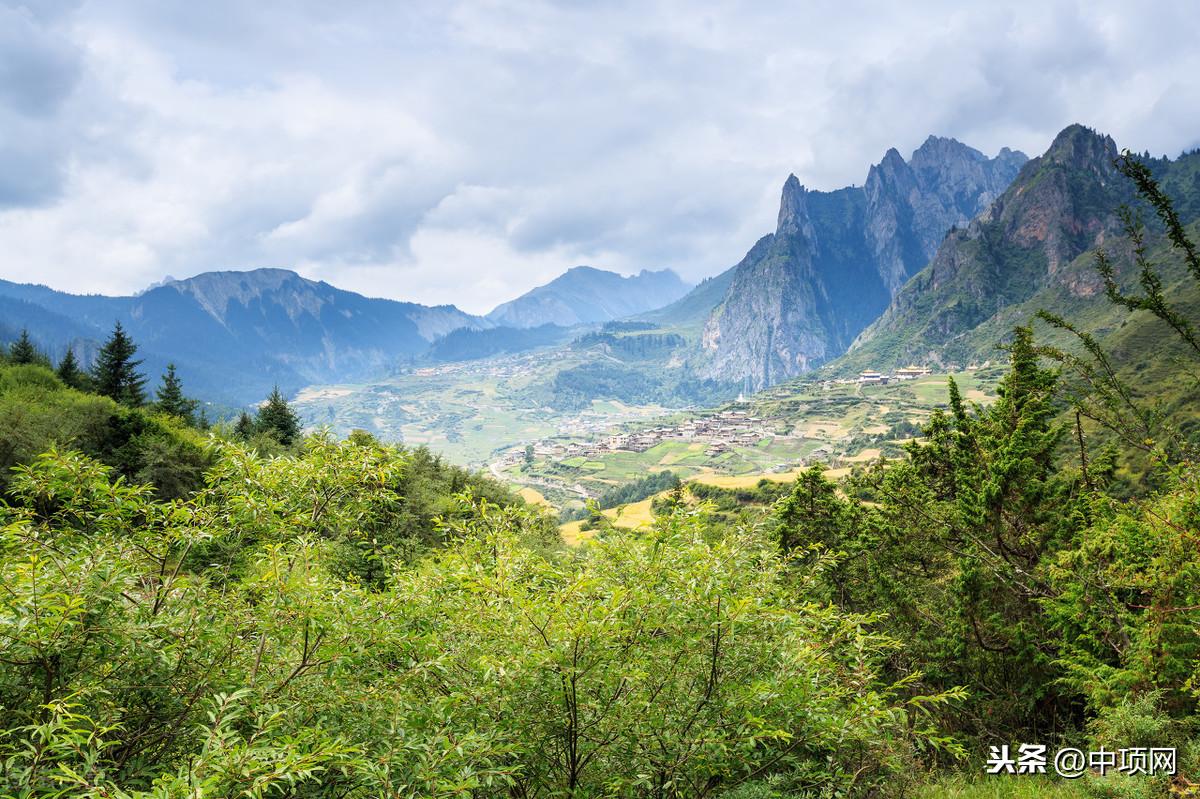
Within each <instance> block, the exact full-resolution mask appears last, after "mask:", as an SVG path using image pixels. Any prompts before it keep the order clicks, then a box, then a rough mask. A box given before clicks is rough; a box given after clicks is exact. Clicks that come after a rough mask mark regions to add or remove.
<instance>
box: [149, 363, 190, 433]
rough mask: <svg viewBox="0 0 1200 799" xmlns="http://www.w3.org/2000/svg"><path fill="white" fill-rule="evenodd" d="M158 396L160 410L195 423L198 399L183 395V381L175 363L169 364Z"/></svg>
mask: <svg viewBox="0 0 1200 799" xmlns="http://www.w3.org/2000/svg"><path fill="white" fill-rule="evenodd" d="M157 398H158V402H157V405H158V409H159V410H160V411H162V412H163V413H169V414H171V415H172V416H178V417H179V418H181V419H183V420H184V421H185V422H187V423H188V424H192V423H193V421H194V418H195V412H196V401H195V400H194V399H188V398H187V397H185V396H184V395H183V383H182V382H181V381H180V380H179V375H177V374H176V373H175V364H173V363H169V364H167V371H166V372H164V373H163V376H162V385H160V386H159V387H158V391H157Z"/></svg>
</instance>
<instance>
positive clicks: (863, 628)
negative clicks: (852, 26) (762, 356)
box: [0, 162, 1200, 799]
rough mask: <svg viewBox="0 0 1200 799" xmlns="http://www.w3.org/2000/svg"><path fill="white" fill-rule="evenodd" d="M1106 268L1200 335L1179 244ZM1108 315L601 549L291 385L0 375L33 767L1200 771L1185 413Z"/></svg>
mask: <svg viewBox="0 0 1200 799" xmlns="http://www.w3.org/2000/svg"><path fill="white" fill-rule="evenodd" d="M1125 170H1126V173H1127V174H1128V175H1130V176H1131V177H1132V178H1133V179H1134V180H1135V182H1137V181H1138V179H1139V176H1140V175H1141V173H1139V172H1138V170H1137V168H1136V164H1135V163H1132V162H1127V163H1126V164H1125ZM1138 185H1139V188H1141V189H1143V194H1145V195H1146V196H1147V197H1148V198H1149V199H1150V200H1151V202H1152V207H1153V208H1154V209H1155V210H1157V211H1158V212H1159V213H1160V215H1161V216H1162V229H1163V230H1164V231H1165V233H1163V235H1165V236H1167V237H1168V238H1169V239H1170V241H1171V243H1172V244H1173V245H1174V250H1175V251H1176V252H1177V256H1178V257H1179V258H1180V259H1181V260H1182V262H1183V264H1184V267H1185V268H1186V270H1187V271H1188V273H1189V274H1191V275H1193V276H1194V278H1195V280H1197V281H1200V259H1198V258H1197V255H1196V249H1195V247H1194V246H1191V242H1190V240H1188V239H1187V237H1186V236H1185V235H1184V234H1183V232H1182V228H1179V227H1178V225H1173V221H1172V218H1171V217H1170V214H1169V210H1170V207H1169V203H1167V202H1166V200H1165V198H1162V197H1161V196H1156V195H1154V193H1153V192H1152V191H1151V189H1152V188H1153V186H1152V184H1150V185H1146V186H1143V185H1141V184H1140V183H1139V184H1138ZM1130 232H1131V234H1132V235H1134V236H1135V240H1136V236H1137V235H1139V234H1138V232H1137V230H1136V229H1135V228H1132V227H1131V230H1130ZM1136 252H1137V249H1136V248H1135V253H1136ZM1105 263H1106V262H1102V263H1101V267H1102V269H1107V270H1108V271H1106V272H1104V274H1105V277H1106V278H1108V279H1109V283H1108V288H1109V294H1110V296H1111V298H1112V299H1113V300H1114V301H1121V302H1122V304H1123V305H1124V306H1125V307H1127V308H1129V309H1130V310H1131V312H1132V313H1139V314H1142V315H1144V316H1145V315H1148V316H1150V317H1154V318H1157V319H1158V320H1159V321H1160V322H1161V323H1162V325H1164V332H1166V331H1174V334H1176V335H1178V336H1179V337H1181V338H1182V339H1183V340H1184V341H1185V342H1186V343H1187V344H1189V345H1191V344H1193V343H1194V341H1195V336H1194V335H1193V334H1192V326H1191V322H1190V321H1189V319H1188V318H1187V317H1186V316H1185V315H1181V314H1179V313H1178V312H1177V310H1176V309H1175V307H1174V306H1173V305H1172V304H1171V302H1170V301H1169V300H1168V299H1167V296H1169V295H1167V294H1166V293H1165V292H1164V291H1163V289H1162V287H1161V285H1160V284H1158V283H1156V281H1155V278H1154V274H1153V273H1154V268H1155V267H1154V265H1153V264H1150V263H1149V262H1148V261H1146V260H1145V259H1144V258H1135V259H1134V261H1133V262H1132V263H1133V267H1134V271H1135V276H1136V278H1137V284H1138V285H1140V286H1141V291H1142V293H1141V294H1137V295H1130V294H1126V293H1124V292H1126V291H1127V288H1125V287H1124V285H1123V284H1122V283H1121V282H1120V281H1121V277H1120V275H1118V274H1117V270H1118V267H1116V266H1112V265H1111V264H1109V265H1108V266H1106V265H1105ZM1050 321H1051V322H1052V323H1057V324H1060V325H1062V326H1063V327H1062V328H1061V329H1063V330H1067V331H1069V332H1070V330H1071V328H1070V325H1069V322H1068V320H1050ZM1078 338H1079V346H1078V348H1076V349H1075V350H1068V349H1065V348H1064V349H1055V350H1050V349H1047V348H1046V347H1043V346H1040V345H1039V344H1038V342H1037V341H1036V340H1035V339H1034V337H1033V334H1032V332H1031V331H1030V330H1029V329H1027V328H1018V329H1017V330H1016V331H1015V334H1014V337H1013V341H1012V343H1011V345H1010V346H1009V352H1008V355H1009V358H1008V360H1009V363H1008V368H1007V372H1006V373H1005V374H1004V376H1003V378H1002V379H1001V380H1000V383H999V388H998V392H997V394H998V396H997V398H996V400H995V401H994V402H992V403H990V404H989V405H987V406H982V405H977V404H972V403H970V402H968V401H967V400H966V399H964V397H963V396H962V394H961V392H960V390H959V387H958V385H957V384H956V383H955V382H954V381H953V380H951V381H950V382H949V384H948V388H947V391H948V397H949V402H948V407H947V408H946V409H945V410H941V411H936V412H934V413H933V414H932V416H931V417H930V418H929V419H928V422H927V423H926V424H924V425H923V428H922V431H921V435H920V436H919V437H918V438H917V439H916V440H914V441H912V442H910V443H909V444H907V446H906V447H905V451H904V457H902V458H897V459H894V460H892V461H888V462H877V463H874V464H872V465H869V466H862V467H860V468H858V469H856V470H855V471H854V472H853V473H852V474H851V475H849V476H848V477H845V478H843V479H841V480H840V481H839V482H837V483H835V482H833V481H832V480H830V479H829V475H827V474H826V473H825V472H824V471H823V469H822V468H821V467H819V466H818V467H814V468H812V469H809V470H807V471H805V472H804V473H802V474H800V475H799V477H798V478H797V479H796V480H795V481H794V482H792V483H790V484H786V485H785V484H773V483H770V482H769V481H768V482H767V483H765V484H762V485H757V486H731V487H727V488H722V487H720V486H709V487H707V488H703V487H700V486H695V487H694V490H692V491H691V492H688V491H685V489H684V488H683V487H677V488H671V489H670V490H668V491H667V492H666V493H665V494H661V495H659V496H658V497H657V498H655V499H649V498H648V499H645V500H643V502H646V503H648V505H649V506H650V509H651V510H652V511H653V514H654V516H653V519H654V520H653V522H652V523H651V524H650V525H648V526H646V527H644V528H643V529H641V530H640V531H627V530H620V529H617V528H615V527H613V526H612V525H610V524H608V523H607V522H606V519H607V516H606V515H605V514H603V513H599V512H597V513H595V514H593V516H592V519H591V520H590V521H591V522H592V523H593V524H594V525H596V526H597V528H598V533H597V535H596V536H595V537H594V538H593V539H592V540H590V541H589V542H588V543H586V544H584V545H582V546H580V547H578V548H568V547H565V546H563V545H562V542H561V541H560V540H559V538H558V536H557V533H556V530H555V527H554V524H553V522H552V520H551V519H550V518H548V516H546V515H545V512H544V511H542V510H538V509H534V508H530V507H527V506H526V505H525V504H524V503H522V502H521V501H520V500H518V499H516V498H515V497H513V496H511V495H510V494H509V493H508V492H507V491H505V490H504V489H502V488H500V487H499V486H497V485H495V484H494V483H492V482H490V481H489V480H486V479H484V478H481V477H479V476H477V475H470V474H467V473H465V472H462V471H460V470H456V469H453V468H450V467H446V466H444V465H443V464H441V462H440V461H438V460H437V459H436V458H433V457H432V456H431V455H429V453H427V452H425V451H423V450H409V449H404V448H399V447H390V446H384V445H381V444H380V443H378V442H377V441H376V440H375V439H373V438H372V437H370V436H368V435H364V434H354V435H351V436H350V437H349V438H347V439H346V440H342V441H337V440H334V439H333V438H332V437H330V436H327V435H313V436H308V437H299V436H297V435H296V431H295V430H294V423H295V419H294V416H291V415H289V414H290V411H289V409H288V408H287V404H286V402H284V401H283V399H282V398H281V397H276V398H273V399H272V402H271V403H268V405H267V406H266V407H265V408H264V410H263V411H260V412H259V414H258V416H257V418H251V417H247V418H246V419H245V420H239V424H238V425H236V426H234V427H231V428H226V427H224V426H218V427H217V429H215V430H214V431H209V432H203V431H201V430H199V429H198V428H197V426H196V425H194V424H189V423H188V421H187V420H185V419H183V418H181V417H180V416H179V415H178V414H174V413H168V412H166V411H165V410H164V409H163V408H162V407H154V406H147V405H145V404H144V403H145V398H144V397H137V396H134V394H135V392H132V391H131V390H129V389H128V387H126V389H121V390H120V391H122V392H123V393H119V394H118V396H117V397H111V396H110V397H104V396H99V395H96V394H91V393H86V392H85V391H81V390H79V388H72V387H70V386H69V385H68V384H67V383H66V382H65V381H64V379H63V378H62V377H61V376H55V375H54V374H52V373H51V372H50V371H49V370H48V368H47V367H46V365H44V364H43V365H39V364H37V363H30V362H21V363H18V364H16V365H8V366H5V367H3V368H2V369H0V412H2V413H4V414H7V415H6V417H5V418H6V419H8V420H9V424H8V426H7V427H4V428H0V440H3V441H4V445H5V446H6V447H7V449H6V450H5V452H6V453H7V455H6V456H5V457H7V458H9V461H8V463H6V465H12V468H11V469H10V470H9V471H8V473H7V475H6V476H5V478H4V479H5V482H4V483H3V486H2V490H3V498H4V503H3V505H0V795H4V796H9V795H11V796H18V797H60V796H61V797H66V796H70V797H76V796H80V797H122V798H124V797H164V798H165V797H182V796H188V797H233V796H245V797H451V796H455V797H461V796H472V797H481V798H482V797H577V798H579V799H583V797H601V796H605V797H608V796H614V797H647V798H651V797H652V798H653V799H667V798H668V797H670V798H671V799H683V797H724V798H725V799H784V798H787V799H793V798H795V797H834V796H906V795H907V796H918V797H928V796H961V797H1009V796H1011V797H1027V796H1051V797H1055V796H1061V797H1074V796H1095V797H1106V796H1107V797H1153V796H1163V795H1166V794H1167V793H1168V792H1169V791H1174V792H1176V793H1182V794H1186V793H1187V792H1188V791H1193V792H1194V788H1195V786H1194V784H1193V782H1192V781H1194V780H1196V779H1197V775H1200V730H1198V729H1197V725H1198V723H1200V714H1198V713H1197V698H1198V689H1200V550H1198V548H1197V541H1198V540H1200V470H1198V468H1197V465H1196V462H1195V456H1194V452H1195V447H1194V443H1195V442H1194V441H1193V440H1192V437H1191V435H1190V433H1189V430H1192V428H1190V427H1188V426H1187V425H1180V424H1178V423H1177V419H1176V418H1173V417H1170V416H1165V415H1162V414H1147V413H1141V412H1140V411H1139V410H1138V407H1139V406H1138V405H1137V403H1136V402H1135V401H1133V399H1131V395H1129V394H1128V393H1124V392H1123V391H1122V384H1121V380H1120V375H1119V370H1118V369H1115V368H1110V367H1111V366H1112V363H1111V361H1110V360H1109V359H1110V356H1108V355H1107V354H1106V353H1104V352H1103V351H1102V350H1100V349H1099V348H1098V347H1093V346H1092V344H1094V342H1092V341H1091V340H1090V339H1089V338H1087V336H1086V334H1081V335H1079V336H1078ZM1196 353H1197V359H1200V348H1196ZM27 354H28V353H26V355H27ZM21 358H22V359H24V358H25V355H22V356H21ZM1197 362H1200V360H1196V361H1193V362H1192V363H1193V364H1194V363H1197ZM1182 374H1184V370H1182V369H1181V375H1182ZM1192 411H1193V413H1194V407H1193V408H1192ZM129 431H133V432H129ZM155 441H159V442H165V443H160V444H156V445H153V446H152V442H155ZM60 445H61V446H60ZM172 448H178V449H172ZM152 452H159V453H164V452H165V453H166V454H165V455H162V456H161V457H160V458H159V460H158V461H153V460H151V459H150V458H149V455H148V453H152ZM181 453H186V456H185V454H181ZM1133 456H1136V458H1137V459H1138V462H1139V463H1140V464H1142V466H1141V467H1139V468H1144V469H1145V470H1146V471H1145V474H1147V475H1148V478H1149V479H1147V480H1146V481H1145V485H1146V486H1148V487H1147V488H1146V489H1145V490H1142V491H1139V492H1134V493H1132V494H1131V493H1130V491H1129V490H1128V485H1127V484H1126V483H1124V482H1122V481H1121V480H1119V479H1118V474H1119V469H1120V467H1121V464H1122V463H1125V462H1128V461H1129V460H1130V459H1131V457H1133ZM152 463H158V464H159V465H158V466H157V467H156V468H155V469H153V470H150V469H149V467H148V465H147V464H152ZM181 464H186V465H187V468H186V469H184V468H183V466H182V465H181ZM163 475H174V477H173V478H172V479H171V480H168V479H166V478H165V477H164V476H163ZM181 475H182V476H181ZM659 480H662V481H663V482H664V484H665V482H666V478H664V477H662V476H661V475H659V476H656V477H652V478H650V479H648V480H647V481H645V483H644V484H642V485H640V486H635V487H633V488H631V489H630V491H632V492H633V494H632V495H643V494H645V493H646V492H648V491H651V490H660V489H661V486H660V485H659V484H658V482H657V481H659ZM689 493H690V498H689V496H688V495H689ZM1022 742H1028V743H1044V744H1047V745H1050V746H1052V747H1054V746H1060V745H1074V746H1079V747H1082V748H1095V747H1100V746H1104V747H1107V748H1108V749H1110V750H1115V749H1118V748H1122V747H1130V746H1139V747H1150V746H1155V747H1174V748H1176V749H1177V751H1178V755H1179V774H1178V775H1177V776H1175V777H1173V778H1172V777H1169V776H1167V775H1155V776H1128V775H1121V774H1109V775H1104V776H1102V775H1100V774H1098V773H1090V774H1087V775H1085V776H1084V777H1083V778H1082V779H1081V780H1079V781H1078V782H1072V783H1065V782H1062V781H1058V780H1055V779H1053V778H1052V777H1046V778H1042V777H1035V776H1028V775H1010V776H1001V777H984V776H983V775H982V773H981V772H982V760H983V758H984V757H985V756H986V754H987V752H988V748H989V747H990V746H993V745H995V746H998V745H1005V744H1009V745H1016V744H1018V743H1022Z"/></svg>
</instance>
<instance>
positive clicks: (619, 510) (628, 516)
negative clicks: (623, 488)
mask: <svg viewBox="0 0 1200 799" xmlns="http://www.w3.org/2000/svg"><path fill="white" fill-rule="evenodd" d="M662 493H663V494H665V493H666V492H665V491H664V492H662ZM661 495H662V494H655V495H654V496H653V497H648V498H646V499H643V500H642V501H640V502H632V503H630V504H628V505H620V506H618V507H616V508H609V509H608V510H606V511H602V512H603V513H604V515H605V516H606V517H608V519H609V521H611V522H612V523H613V526H614V527H622V528H624V529H626V530H636V529H638V528H639V527H645V526H647V525H650V524H653V523H654V511H653V510H652V509H651V505H652V503H653V502H654V499H655V497H658V496H661ZM582 528H583V522H582V521H577V522H567V523H566V524H564V525H562V526H560V527H559V528H558V533H559V535H561V536H562V539H563V541H565V542H567V545H568V546H578V545H579V544H580V543H581V542H583V541H586V540H587V539H589V538H591V537H592V536H593V535H595V531H594V530H584V529H582Z"/></svg>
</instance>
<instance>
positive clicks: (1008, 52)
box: [0, 0, 1200, 312]
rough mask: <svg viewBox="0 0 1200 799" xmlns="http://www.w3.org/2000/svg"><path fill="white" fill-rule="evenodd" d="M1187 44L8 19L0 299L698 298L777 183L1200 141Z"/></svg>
mask: <svg viewBox="0 0 1200 799" xmlns="http://www.w3.org/2000/svg"><path fill="white" fill-rule="evenodd" d="M1135 7H1136V9H1137V12H1136V13H1130V11H1131V9H1133V8H1135ZM1197 30H1200V4H1197V3H1194V2H1191V1H1190V0H1188V1H1181V2H1156V3H1141V4H1137V5H1136V6H1131V5H1130V4H1128V3H1127V2H1121V3H1117V2H1108V0H1088V2H1060V1H1058V0H1038V2H1028V3H1021V2H1010V3H1004V2H994V3H963V2H961V0H954V1H953V2H949V1H948V2H941V0H931V1H929V2H918V3H883V2H874V3H865V2H856V1H855V0H836V2H824V1H823V0H815V1H810V2H797V3H790V4H777V3H762V2H744V3H743V2H732V1H731V2H720V1H718V2H702V3H697V2H694V1H688V0H637V1H636V2H628V3H625V2H619V0H618V1H616V2H603V3H601V2H595V3H593V2H589V1H588V0H569V1H566V2H559V3H549V2H506V3H501V2H489V1H487V0H479V1H477V2H454V1H453V0H439V1H438V2H430V3H424V2H419V0H404V1H402V2H395V1H394V0H388V1H387V2H384V1H383V0H380V1H379V2H375V0H362V1H361V2H355V0H339V2H328V0H286V1H285V0H255V1H254V2H245V1H244V0H204V2H196V0H95V1H92V0H41V1H40V2H38V1H37V0H34V1H32V2H22V1H21V0H0V278H3V279H7V280H14V281H20V282H37V283H44V284H47V285H49V286H52V287H54V288H57V289H60V290H64V291H71V292H77V293H81V292H100V293H107V294H123V293H133V292H136V291H139V290H141V289H144V288H146V287H147V286H149V285H151V284H153V283H155V282H158V281H160V280H162V279H163V278H164V277H165V276H167V275H171V276H174V277H176V278H184V277H189V276H191V275H194V274H197V273H200V272H205V271H211V270H224V269H252V268H257V267H265V266H272V267H284V268H289V269H294V270H296V271H297V272H300V273H301V274H303V275H305V276H306V277H310V278H313V279H318V280H325V281H327V282H329V283H332V284H334V285H336V286H339V287H341V288H345V289H350V290H353V291H358V292H360V293H363V294H366V295H369V296H377V297H390V298H394V299H403V300H410V301H416V302H423V303H428V304H442V303H453V304H456V305H458V306H459V307H461V308H463V309H465V310H468V311H471V312H485V311H487V310H489V309H491V308H492V307H493V306H495V305H496V304H498V303H499V302H502V301H504V300H508V299H511V298H512V297H514V296H516V295H518V294H520V293H522V292H523V291H526V290H528V289H529V288H532V287H533V286H536V285H539V284H542V283H545V282H547V281H548V280H550V279H552V278H553V277H555V276H556V275H558V274H559V273H561V272H562V271H564V270H565V269H567V268H568V267H570V266H574V265H577V264H588V265H592V266H595V267H598V268H603V269H611V270H614V271H618V272H622V273H626V274H629V273H634V272H637V271H640V270H641V269H662V268H671V269H674V270H675V271H677V272H678V273H679V274H680V275H681V276H682V277H684V278H685V279H686V280H688V281H690V282H696V281H699V280H700V279H702V278H704V277H706V276H710V275H714V274H717V273H719V272H720V271H722V270H724V269H726V268H728V267H729V266H731V265H733V264H734V263H736V262H737V261H738V260H740V258H741V257H742V256H743V255H744V254H745V252H746V250H747V249H748V248H749V247H750V246H751V245H752V244H753V243H754V241H755V240H756V239H757V238H758V237H759V236H761V235H763V234H764V233H767V232H770V231H771V230H772V229H773V228H774V219H775V215H776V212H777V208H778V202H779V192H780V189H781V187H782V184H783V182H784V180H785V179H786V177H787V176H788V174H789V173H795V174H796V175H797V176H798V177H799V179H800V181H801V182H802V183H804V184H805V185H807V186H808V187H809V188H814V189H834V188H838V187H840V186H844V185H850V184H861V183H862V182H863V180H864V179H865V177H866V174H867V169H868V167H869V165H870V164H871V163H874V162H877V161H879V160H880V158H881V157H882V156H883V154H884V152H886V150H887V149H888V148H889V147H896V148H898V149H899V150H900V151H901V153H903V154H905V155H906V156H907V154H908V153H911V151H912V150H913V149H915V148H916V147H917V146H919V145H920V144H921V142H922V141H924V139H925V138H926V137H927V136H929V135H931V134H935V135H941V136H952V137H954V138H957V139H958V140H960V141H963V142H965V143H967V144H969V145H971V146H973V147H976V148H978V149H980V150H982V151H983V152H984V153H986V154H988V155H994V154H995V153H996V151H997V150H999V149H1000V148H1001V147H1003V146H1008V147H1012V148H1015V149H1021V150H1023V151H1025V152H1026V153H1028V154H1030V155H1036V154H1038V153H1040V152H1041V151H1043V150H1044V149H1045V148H1046V147H1047V146H1048V145H1049V143H1050V141H1051V140H1052V139H1053V137H1054V134H1055V133H1057V132H1058V131H1059V130H1061V129H1062V128H1063V127H1066V126H1067V125H1068V124H1070V123H1072V122H1082V123H1084V124H1086V125H1089V126H1090V127H1094V128H1096V129H1098V130H1100V131H1102V132H1105V133H1108V134H1111V135H1112V136H1113V137H1114V138H1115V139H1116V141H1117V144H1118V146H1120V147H1129V148H1131V149H1134V150H1137V151H1142V150H1149V151H1151V152H1152V153H1154V154H1156V155H1157V154H1167V155H1171V156H1175V155H1177V154H1178V153H1179V152H1180V151H1182V150H1184V149H1190V148H1193V147H1195V146H1197V145H1198V144H1200V47H1197V46H1196V40H1195V33H1196V31H1197Z"/></svg>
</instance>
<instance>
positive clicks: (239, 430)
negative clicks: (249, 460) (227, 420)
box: [233, 411, 254, 441]
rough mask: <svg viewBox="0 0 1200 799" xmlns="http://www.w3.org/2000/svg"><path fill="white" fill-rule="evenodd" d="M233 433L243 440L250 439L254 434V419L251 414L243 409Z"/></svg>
mask: <svg viewBox="0 0 1200 799" xmlns="http://www.w3.org/2000/svg"><path fill="white" fill-rule="evenodd" d="M233 434H234V435H235V436H237V437H238V438H239V439H240V440H242V441H249V440H250V436H252V435H254V419H252V418H251V417H250V414H248V413H246V412H245V411H242V415H241V416H239V417H238V420H237V424H235V425H234V426H233Z"/></svg>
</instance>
